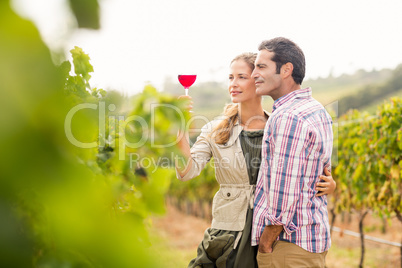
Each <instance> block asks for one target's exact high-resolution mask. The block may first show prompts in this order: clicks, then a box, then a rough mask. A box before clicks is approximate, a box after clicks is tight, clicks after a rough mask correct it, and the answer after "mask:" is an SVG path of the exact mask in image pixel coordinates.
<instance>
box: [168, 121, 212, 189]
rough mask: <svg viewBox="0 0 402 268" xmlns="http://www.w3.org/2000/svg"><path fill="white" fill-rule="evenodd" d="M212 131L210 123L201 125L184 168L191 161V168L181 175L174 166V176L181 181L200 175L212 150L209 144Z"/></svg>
mask: <svg viewBox="0 0 402 268" xmlns="http://www.w3.org/2000/svg"><path fill="white" fill-rule="evenodd" d="M211 131H212V125H211V124H210V123H209V124H206V125H205V126H203V127H202V129H201V133H200V135H199V136H198V137H197V140H196V142H195V143H194V145H193V146H192V147H191V149H190V153H191V158H190V159H189V161H188V163H187V166H186V168H185V170H186V169H187V167H188V165H189V164H190V161H191V164H192V165H191V168H190V169H189V170H188V171H187V173H186V175H184V176H183V177H182V176H181V175H180V174H179V172H178V171H177V168H176V177H177V178H178V179H179V180H181V181H188V180H191V179H192V178H195V177H197V176H198V175H200V173H201V171H202V170H203V169H204V167H205V165H206V164H207V163H208V162H209V160H210V159H211V157H212V150H211V145H210V133H211Z"/></svg>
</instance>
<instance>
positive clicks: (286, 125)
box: [176, 38, 336, 268]
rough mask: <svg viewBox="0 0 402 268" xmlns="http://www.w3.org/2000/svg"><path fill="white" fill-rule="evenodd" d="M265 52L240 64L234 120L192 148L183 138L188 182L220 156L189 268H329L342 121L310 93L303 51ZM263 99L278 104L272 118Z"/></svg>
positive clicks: (181, 173)
mask: <svg viewBox="0 0 402 268" xmlns="http://www.w3.org/2000/svg"><path fill="white" fill-rule="evenodd" d="M258 49H259V52H258V54H257V55H256V54H254V53H244V54H241V55H239V56H237V57H236V58H234V59H233V61H232V62H231V65H230V75H229V81H230V82H229V93H230V96H231V100H232V102H233V103H232V104H229V105H227V106H226V107H225V110H224V118H223V119H220V120H213V121H212V122H210V123H208V124H206V125H205V126H204V127H203V128H202V130H201V134H200V135H199V137H198V138H197V141H196V142H195V143H194V145H193V146H192V148H191V149H190V146H189V142H188V138H187V135H181V137H182V138H181V139H180V140H179V147H180V149H181V150H182V152H183V155H184V156H186V157H187V158H188V161H187V162H186V163H187V165H186V166H179V164H178V163H176V172H177V177H178V179H180V180H183V181H186V180H190V179H192V178H194V177H196V176H198V175H199V174H200V172H201V170H202V169H203V168H204V167H205V165H206V164H207V162H208V161H209V160H210V159H211V157H213V158H214V162H215V174H216V179H217V181H218V182H219V184H220V189H219V191H218V192H217V193H216V195H215V197H214V200H213V204H212V216H213V219H212V224H211V228H208V229H207V230H206V231H205V233H204V239H203V240H202V242H201V243H200V245H199V247H198V249H197V257H196V258H195V259H193V260H192V261H191V262H190V264H189V266H188V267H239V268H243V267H246V268H248V267H260V268H264V267H285V266H286V267H324V266H325V255H326V253H327V251H328V249H329V247H330V244H331V240H330V235H329V222H328V212H327V198H326V195H327V194H330V193H332V192H333V191H334V189H335V187H336V185H335V182H334V181H333V179H332V177H331V175H330V172H329V170H330V164H331V163H330V161H331V159H330V157H331V152H332V120H331V117H330V116H329V115H328V113H327V112H326V111H325V109H324V107H323V106H322V105H321V104H319V103H318V102H317V101H316V100H314V99H313V98H312V97H311V89H310V88H305V89H302V88H301V83H302V81H303V78H304V74H305V59H304V54H303V52H302V50H301V49H300V48H299V47H298V46H297V45H296V44H295V43H293V42H292V41H290V40H288V39H286V38H274V39H271V40H268V41H263V42H262V43H261V44H260V46H259V48H258ZM262 95H269V96H271V97H272V98H273V99H274V101H275V102H274V105H273V111H272V113H271V114H269V113H267V112H266V111H264V109H263V108H262V104H261V96H262ZM183 98H184V97H183ZM187 98H189V97H187ZM323 173H324V174H325V175H326V176H324V175H323ZM257 264H258V265H257Z"/></svg>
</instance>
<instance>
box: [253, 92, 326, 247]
mask: <svg viewBox="0 0 402 268" xmlns="http://www.w3.org/2000/svg"><path fill="white" fill-rule="evenodd" d="M263 140H264V142H263V148H262V163H261V167H260V174H259V177H258V181H257V186H256V192H255V201H254V216H253V229H252V245H258V243H259V240H260V237H261V234H262V232H263V230H264V227H265V226H267V225H283V231H282V232H281V233H280V235H279V236H278V238H277V239H279V240H284V241H288V242H291V243H294V244H296V245H298V246H300V247H302V248H303V249H305V250H307V251H309V252H314V253H321V252H324V251H326V250H328V249H329V247H330V245H331V238H330V234H329V221H328V211H327V197H326V196H320V197H317V196H315V194H316V193H317V191H316V190H315V186H316V183H317V182H318V181H319V175H322V174H323V170H324V167H325V166H327V167H330V165H331V154H332V143H333V134H332V119H331V117H330V116H329V114H328V113H327V112H326V111H325V109H324V107H323V106H322V105H321V104H320V103H319V102H317V101H316V100H315V99H313V98H312V96H311V88H306V89H299V90H296V91H293V92H291V93H289V94H287V95H285V96H282V97H281V98H279V99H277V100H276V101H275V103H274V106H273V113H272V115H271V116H270V118H269V120H268V122H267V125H266V127H265V131H264V138H263Z"/></svg>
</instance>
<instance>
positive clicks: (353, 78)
mask: <svg viewBox="0 0 402 268" xmlns="http://www.w3.org/2000/svg"><path fill="white" fill-rule="evenodd" d="M302 87H311V88H312V90H313V97H314V98H315V99H317V100H318V101H319V102H321V103H322V104H323V105H324V106H325V107H326V108H328V107H332V108H333V109H336V110H338V115H342V114H344V113H345V112H346V111H347V110H349V109H358V110H367V111H369V112H373V111H374V110H375V109H374V108H373V107H375V106H376V105H378V104H380V103H382V102H383V101H384V100H385V99H388V98H389V97H391V96H394V95H398V96H402V64H401V65H399V66H397V67H396V68H395V69H394V70H392V69H382V70H372V71H365V70H358V71H356V72H355V73H354V74H343V75H341V76H338V77H334V76H332V75H329V76H328V77H326V78H318V79H309V80H306V81H304V82H303V85H302ZM164 91H165V92H168V93H170V94H174V95H182V94H184V89H183V87H182V86H181V85H180V84H179V83H178V82H177V81H176V79H173V78H171V77H167V78H166V79H165V83H164ZM190 95H191V96H192V97H193V101H194V108H193V111H194V114H195V115H203V116H205V117H206V118H208V119H209V120H211V119H212V118H214V117H216V116H218V115H219V114H220V113H221V112H222V111H223V107H224V106H225V104H227V103H230V98H229V93H228V90H227V84H226V83H219V82H203V83H196V84H194V86H192V87H191V88H190ZM272 103H273V101H272V99H271V98H270V97H268V96H266V97H264V98H263V106H264V108H265V109H266V110H268V111H270V110H271V107H272ZM200 124H201V123H200Z"/></svg>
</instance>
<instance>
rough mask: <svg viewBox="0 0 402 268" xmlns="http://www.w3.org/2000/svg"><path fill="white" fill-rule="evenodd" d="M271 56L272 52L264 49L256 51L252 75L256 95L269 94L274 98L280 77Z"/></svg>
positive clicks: (279, 83) (279, 84) (280, 80)
mask: <svg viewBox="0 0 402 268" xmlns="http://www.w3.org/2000/svg"><path fill="white" fill-rule="evenodd" d="M273 56H274V53H273V52H270V51H268V50H266V49H263V50H261V51H260V52H258V55H257V59H256V60H255V68H254V71H253V73H252V77H253V78H254V81H255V87H256V92H257V94H258V95H269V96H271V97H272V98H273V99H274V100H276V99H277V98H278V97H277V95H278V93H279V92H278V91H279V90H280V89H279V88H280V86H281V84H282V78H281V76H280V74H277V73H276V63H275V62H273V61H272V60H271V59H272V57H273Z"/></svg>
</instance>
